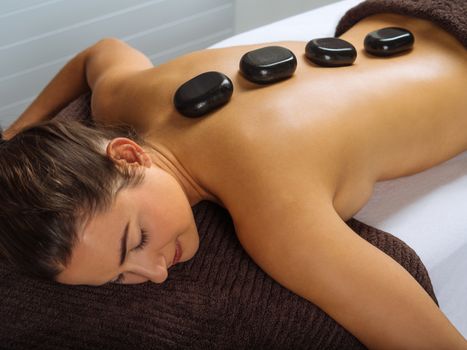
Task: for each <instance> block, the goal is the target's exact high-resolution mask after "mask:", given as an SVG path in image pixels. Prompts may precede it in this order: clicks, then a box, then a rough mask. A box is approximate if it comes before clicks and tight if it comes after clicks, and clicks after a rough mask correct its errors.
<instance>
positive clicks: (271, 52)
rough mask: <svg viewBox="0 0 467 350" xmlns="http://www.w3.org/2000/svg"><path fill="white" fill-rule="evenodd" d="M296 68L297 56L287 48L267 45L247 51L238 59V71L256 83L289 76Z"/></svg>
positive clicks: (269, 81) (265, 82) (272, 81)
mask: <svg viewBox="0 0 467 350" xmlns="http://www.w3.org/2000/svg"><path fill="white" fill-rule="evenodd" d="M296 68H297V58H296V57H295V55H294V53H293V52H292V51H290V50H289V49H287V48H285V47H281V46H267V47H263V48H261V49H257V50H253V51H249V52H247V53H246V54H244V55H243V56H242V58H241V59H240V72H242V74H243V76H244V77H245V78H246V79H248V80H250V81H252V82H254V83H258V84H270V83H274V82H276V81H279V80H283V79H287V78H289V77H291V76H292V75H293V74H294V72H295V69H296Z"/></svg>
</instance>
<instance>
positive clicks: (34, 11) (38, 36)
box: [0, 0, 234, 127]
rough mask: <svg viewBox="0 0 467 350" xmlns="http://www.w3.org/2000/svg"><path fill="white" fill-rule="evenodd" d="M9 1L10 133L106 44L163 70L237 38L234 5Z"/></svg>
mask: <svg viewBox="0 0 467 350" xmlns="http://www.w3.org/2000/svg"><path fill="white" fill-rule="evenodd" d="M2 1H4V0H2ZM2 1H0V124H1V125H2V126H3V127H7V126H8V125H9V124H10V123H11V122H12V121H13V120H14V119H16V117H17V116H18V115H19V114H20V113H21V112H22V111H23V110H24V109H25V107H26V106H27V105H28V104H29V103H30V102H31V101H32V99H33V98H34V97H35V96H36V95H37V94H38V93H39V92H40V91H41V89H42V88H43V87H44V86H45V85H46V84H47V82H48V81H50V79H51V78H52V77H53V76H54V75H55V74H56V73H57V72H58V70H59V69H60V68H61V67H62V66H63V65H64V64H65V63H66V62H67V61H68V60H69V59H70V58H71V57H73V55H74V54H76V53H77V52H79V51H81V50H82V49H84V48H86V47H88V46H89V45H91V44H93V43H94V42H96V41H97V40H99V39H101V38H103V37H118V38H121V39H123V40H125V41H127V42H128V43H129V44H130V45H132V46H134V47H135V48H137V49H139V50H141V51H142V52H144V53H145V54H146V55H148V56H149V57H150V58H151V60H152V61H153V63H155V64H159V63H162V62H164V61H166V60H168V59H170V58H173V57H176V56H178V55H181V54H183V53H187V52H190V51H194V50H198V49H201V48H204V47H207V46H209V45H210V44H212V43H214V42H216V41H219V40H222V39H223V38H225V37H228V36H230V35H232V34H233V21H234V18H233V17H234V5H233V0H196V1H194V0H152V1H149V0H147V1H141V0H139V1H138V0H98V1H93V0H82V1H74V0H50V1H41V2H40V1H34V0H17V1H5V2H2ZM20 5H22V6H20Z"/></svg>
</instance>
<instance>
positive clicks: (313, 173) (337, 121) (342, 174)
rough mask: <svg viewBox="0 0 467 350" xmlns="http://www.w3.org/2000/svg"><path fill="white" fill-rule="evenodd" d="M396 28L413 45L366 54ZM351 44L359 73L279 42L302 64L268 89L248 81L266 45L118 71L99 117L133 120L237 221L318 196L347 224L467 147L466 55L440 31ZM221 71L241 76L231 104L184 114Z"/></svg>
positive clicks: (362, 27)
mask: <svg viewBox="0 0 467 350" xmlns="http://www.w3.org/2000/svg"><path fill="white" fill-rule="evenodd" d="M390 25H399V26H402V27H405V28H408V29H410V30H411V31H412V32H413V33H414V35H415V40H416V41H415V48H414V49H413V50H412V51H411V52H409V53H406V54H402V55H399V56H397V57H391V58H386V59H384V58H376V57H371V56H369V55H368V54H366V53H365V52H364V50H363V39H364V37H365V35H366V34H367V33H368V32H370V31H373V30H376V29H379V28H381V27H385V26H390ZM433 30H435V31H433ZM342 38H343V39H345V40H347V41H349V42H351V43H353V44H354V46H355V47H356V48H357V52H358V58H357V61H356V62H355V63H354V65H352V66H349V67H340V68H323V67H318V66H315V65H314V64H312V63H310V62H309V61H307V59H306V58H305V57H304V46H305V43H303V42H282V43H275V45H282V46H285V47H287V48H289V49H291V50H292V51H293V52H294V53H295V55H296V56H297V60H298V67H297V70H296V72H295V75H294V76H293V77H292V78H291V79H288V80H286V81H282V82H280V83H276V84H273V85H268V86H258V85H255V84H253V83H250V82H248V81H247V80H246V79H244V78H243V77H242V76H241V75H240V73H239V72H238V63H239V60H240V58H241V56H242V55H243V54H244V53H245V52H247V51H249V50H252V49H254V48H257V47H263V46H265V45H267V44H262V45H252V46H239V47H231V48H225V49H214V50H204V51H200V52H195V53H192V54H190V55H187V56H183V57H181V58H178V59H175V60H173V61H170V62H169V63H166V64H163V65H161V66H159V67H155V68H151V69H148V70H143V71H141V72H138V73H136V74H133V75H132V76H130V77H124V79H122V77H120V76H118V74H116V75H115V79H120V81H121V83H120V84H115V81H112V80H109V81H108V82H107V84H105V83H104V84H101V87H100V88H96V89H95V91H94V94H93V113H94V115H95V117H96V118H102V119H109V118H112V119H120V120H125V118H126V117H127V116H131V118H132V119H131V122H132V123H133V124H135V125H136V126H137V127H138V128H139V130H140V131H141V132H144V133H145V136H146V138H147V139H148V140H149V141H150V142H152V143H154V144H157V145H160V147H165V148H166V149H167V150H168V151H169V152H170V153H171V154H173V156H174V157H176V159H177V160H178V162H179V163H180V164H181V165H182V166H183V167H184V168H185V169H186V170H187V172H188V173H190V175H191V176H192V177H193V178H195V179H196V180H197V181H199V183H200V184H201V185H202V187H203V188H204V189H206V190H207V191H208V193H210V194H211V195H212V198H211V199H212V200H214V201H216V202H217V203H219V204H222V205H224V206H225V207H227V208H228V209H229V211H230V212H231V214H232V215H233V217H234V219H238V220H240V218H245V219H246V220H247V218H249V217H250V215H249V213H251V210H252V208H257V207H258V205H259V203H261V208H262V210H264V211H265V212H267V211H268V208H267V203H272V202H273V201H281V200H287V199H288V198H289V197H290V198H298V197H296V195H295V192H298V193H301V194H303V193H306V192H309V193H310V196H309V200H313V198H316V196H327V197H328V198H330V199H332V201H333V204H334V207H335V209H336V211H337V213H338V214H339V215H340V217H341V218H342V219H344V220H346V219H348V218H350V217H352V215H354V214H355V213H356V212H357V211H358V210H359V209H360V208H361V207H362V206H363V205H364V204H365V203H366V201H367V200H368V199H369V197H370V195H371V192H372V188H373V185H374V183H375V182H376V181H378V180H385V179H391V178H395V177H400V176H405V175H409V174H412V173H415V172H419V171H422V170H424V169H427V168H429V167H431V166H434V165H435V164H438V163H440V162H442V161H444V160H447V159H449V158H451V157H453V156H455V155H456V154H458V153H460V152H462V151H464V150H465V149H466V148H467V141H466V140H467V131H466V130H467V113H466V111H467V100H466V99H465V91H467V81H466V79H465V78H464V77H465V76H466V73H467V68H466V67H467V65H466V62H467V53H466V50H465V49H464V48H463V47H462V46H461V44H460V43H458V42H457V41H456V39H454V38H453V37H452V36H450V35H449V34H447V33H446V32H444V31H442V30H441V29H438V28H437V27H436V26H435V25H433V24H432V23H430V22H428V21H423V20H419V19H413V18H408V17H403V16H399V15H389V14H384V15H376V16H371V17H368V18H366V19H365V20H363V21H361V22H360V23H359V24H358V25H356V26H355V27H354V28H352V29H351V30H349V31H348V32H347V33H346V34H345V35H343V36H342ZM211 70H217V71H220V72H223V73H224V74H227V75H228V76H229V77H230V78H231V79H232V81H233V84H234V87H235V90H234V95H233V96H232V99H231V101H230V102H229V103H228V104H227V105H226V106H224V107H223V108H221V109H219V110H217V111H216V112H215V113H213V114H211V115H208V116H206V117H203V118H200V119H195V120H193V119H188V118H185V117H183V116H181V115H180V114H178V113H177V112H176V110H175V109H174V107H173V102H172V99H173V95H174V92H175V90H176V89H177V88H178V87H179V86H180V85H181V84H182V83H183V82H185V81H186V80H188V79H190V78H191V77H194V76H195V75H197V74H200V73H202V72H205V71H211ZM108 86H111V87H112V88H111V89H109V88H108ZM122 96H124V98H122ZM292 200H293V199H292Z"/></svg>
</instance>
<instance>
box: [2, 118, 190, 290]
mask: <svg viewBox="0 0 467 350" xmlns="http://www.w3.org/2000/svg"><path fill="white" fill-rule="evenodd" d="M141 146H142V147H141ZM145 146H146V144H145V142H144V141H143V140H142V139H141V138H139V137H138V135H137V134H136V133H134V132H133V131H132V129H130V128H128V127H127V128H123V127H112V128H110V127H105V128H104V127H96V128H90V127H87V126H85V125H83V124H81V123H79V122H77V121H74V120H71V119H65V118H62V119H52V120H51V121H47V122H43V123H40V124H37V125H34V126H32V127H29V128H27V129H25V130H23V131H22V132H21V133H19V134H17V135H16V136H15V137H13V138H12V139H10V140H9V141H7V142H3V143H2V144H1V145H0V164H2V166H1V168H0V198H2V200H1V202H0V256H2V257H5V258H6V259H7V260H8V261H9V262H10V263H12V264H14V265H15V266H17V267H19V268H20V269H21V270H22V271H24V272H26V273H27V274H29V275H33V276H36V277H39V278H45V279H49V280H52V279H54V280H58V281H59V282H63V283H68V284H103V283H106V282H108V281H110V280H112V279H113V277H116V276H111V275H110V274H111V273H112V272H119V273H123V274H124V279H125V280H126V281H125V283H138V282H144V281H145V280H153V281H155V282H160V281H162V280H163V279H165V278H162V277H161V276H162V275H161V276H159V277H155V274H152V275H151V273H152V272H151V268H152V267H151V266H149V264H152V261H150V260H151V259H155V258H153V256H154V255H157V256H158V257H160V255H164V256H165V258H166V259H165V260H169V256H168V254H170V252H169V250H172V249H175V245H176V244H175V242H177V239H176V238H177V237H178V236H180V235H182V234H183V235H184V237H185V238H183V239H184V240H186V241H187V242H188V241H189V242H190V244H189V245H188V248H187V250H188V251H189V252H187V254H185V257H184V259H186V260H187V259H188V258H190V257H191V256H192V255H194V252H195V251H196V249H197V247H198V246H197V243H198V241H197V240H196V239H197V231H196V227H195V226H194V222H193V217H192V215H191V208H190V206H189V203H188V201H187V199H186V197H184V196H183V190H182V189H181V187H180V186H179V185H178V183H177V181H176V180H175V179H174V178H173V177H172V176H171V175H170V174H168V173H167V172H165V171H164V170H162V169H160V168H158V167H156V166H154V164H153V163H152V161H151V157H150V156H149V154H148V152H146V151H149V149H150V148H144V147H145ZM148 191H150V192H151V193H148ZM158 195H159V196H163V197H164V198H157V196H158ZM150 199H151V200H150ZM167 199H170V200H167ZM172 199H173V200H172ZM162 203H163V204H162ZM156 207H157V208H156ZM164 211H165V212H164ZM188 211H189V213H188ZM188 214H190V215H188ZM177 215H178V216H177ZM180 215H182V218H180ZM165 218H167V220H168V222H166V223H165V224H160V227H156V226H159V225H158V222H157V221H158V219H159V221H160V220H163V219H165ZM177 218H178V219H180V220H177ZM151 220H154V221H151ZM169 221H170V222H169ZM143 222H144V225H145V226H146V227H142V229H147V231H148V234H149V230H151V238H152V239H150V241H152V246H150V243H151V242H149V243H148V245H147V247H148V248H149V247H151V248H152V249H151V251H152V254H149V255H147V256H146V258H144V256H143V258H142V257H141V256H142V255H144V254H143V251H144V249H141V250H138V253H136V252H135V251H132V252H130V253H129V254H128V256H127V259H126V262H125V264H123V265H122V266H118V263H117V262H116V260H118V259H117V255H118V249H117V248H116V247H118V248H120V246H119V245H118V246H117V244H120V241H121V235H122V231H123V232H124V231H125V227H126V224H129V225H128V227H129V228H128V234H127V238H128V245H127V250H130V249H131V248H133V246H134V245H135V246H136V245H138V244H137V243H136V241H137V239H138V238H137V236H141V234H140V233H139V234H138V232H140V231H138V226H141V225H142V224H143ZM122 225H123V226H122ZM164 225H165V226H164ZM119 226H122V227H119ZM140 229H141V227H140ZM156 229H157V231H158V232H157V233H158V234H157V235H156V234H155V230H156ZM161 230H162V231H163V232H162V233H161V232H160V231H161ZM164 230H165V231H164ZM117 231H118V232H117ZM182 231H183V232H182ZM187 232H189V233H187ZM195 233H196V237H195ZM117 237H118V238H117ZM180 239H182V238H181V237H180ZM180 239H178V241H179V240H180ZM183 239H182V240H183ZM185 246H186V243H185ZM115 249H117V251H115ZM145 249H147V248H145ZM193 250H194V252H193ZM156 251H157V252H156ZM188 253H189V255H191V256H188ZM171 262H172V261H166V262H165V263H166V266H165V268H167V267H168V265H170V263H171ZM144 267H147V268H146V269H144ZM117 269H118V271H117ZM143 270H144V271H143ZM165 277H166V276H165ZM106 278H107V279H106Z"/></svg>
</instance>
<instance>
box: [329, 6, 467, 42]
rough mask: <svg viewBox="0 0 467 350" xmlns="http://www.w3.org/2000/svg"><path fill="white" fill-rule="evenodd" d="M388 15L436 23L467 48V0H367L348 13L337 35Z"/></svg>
mask: <svg viewBox="0 0 467 350" xmlns="http://www.w3.org/2000/svg"><path fill="white" fill-rule="evenodd" d="M384 12H389V13H397V14H400V15H406V16H412V17H418V18H422V19H427V20H429V21H432V22H434V23H436V24H437V25H438V26H440V27H441V28H443V29H444V30H446V31H447V32H449V33H451V34H452V35H454V36H455V37H456V38H457V39H458V40H459V41H460V42H461V43H462V45H464V47H467V0H367V1H364V2H362V3H360V4H358V5H357V6H355V7H353V8H352V9H350V10H349V11H347V13H346V14H345V15H344V16H343V17H342V18H341V20H340V21H339V23H338V25H337V28H336V33H335V35H336V36H340V35H342V34H344V33H345V32H346V31H347V30H349V29H350V28H351V27H352V26H353V25H354V24H355V23H357V22H358V21H360V20H361V19H363V18H365V17H368V16H370V15H374V14H376V13H384Z"/></svg>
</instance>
